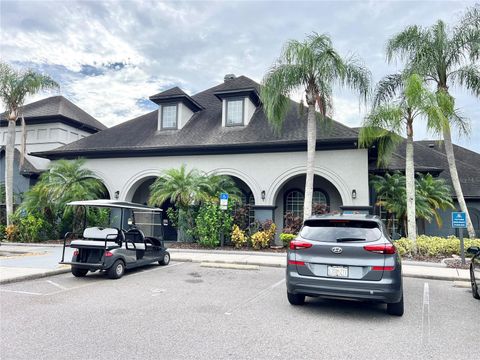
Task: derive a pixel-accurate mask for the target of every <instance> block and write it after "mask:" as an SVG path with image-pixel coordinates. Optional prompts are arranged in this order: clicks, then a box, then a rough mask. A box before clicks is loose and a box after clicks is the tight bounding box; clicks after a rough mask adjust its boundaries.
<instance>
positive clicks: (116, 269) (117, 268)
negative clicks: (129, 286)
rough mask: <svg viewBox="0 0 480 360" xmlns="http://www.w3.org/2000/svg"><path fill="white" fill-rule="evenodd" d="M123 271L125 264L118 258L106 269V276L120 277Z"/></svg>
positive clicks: (111, 277)
mask: <svg viewBox="0 0 480 360" xmlns="http://www.w3.org/2000/svg"><path fill="white" fill-rule="evenodd" d="M124 273H125V264H124V263H123V261H122V260H120V259H119V260H117V261H115V262H114V263H113V265H112V267H111V268H110V269H108V277H109V278H110V279H120V278H121V277H122V276H123V274H124Z"/></svg>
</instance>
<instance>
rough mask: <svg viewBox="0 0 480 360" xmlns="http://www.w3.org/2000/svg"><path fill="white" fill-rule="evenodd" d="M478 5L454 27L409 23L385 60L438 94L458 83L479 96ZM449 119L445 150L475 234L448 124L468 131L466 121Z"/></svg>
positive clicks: (440, 23) (445, 93)
mask: <svg viewBox="0 0 480 360" xmlns="http://www.w3.org/2000/svg"><path fill="white" fill-rule="evenodd" d="M479 44H480V5H478V4H477V5H474V6H473V7H471V8H469V9H468V10H467V11H466V13H465V14H464V16H463V18H462V19H461V20H460V21H459V23H458V24H457V25H456V26H455V27H453V29H449V28H447V25H446V24H445V23H444V22H443V21H441V20H439V21H437V23H435V24H434V25H432V26H431V27H429V28H422V27H419V26H409V27H407V28H406V29H405V30H403V31H402V32H400V33H399V34H397V35H395V36H394V37H393V38H392V39H390V40H389V41H388V43H387V59H388V61H389V62H391V61H393V60H394V59H400V60H403V61H405V64H406V68H407V69H408V71H413V72H416V73H418V74H420V75H421V76H423V77H424V79H425V80H426V81H428V82H431V83H433V84H435V85H436V87H437V93H438V94H439V96H442V97H444V98H448V97H450V94H449V86H452V85H460V86H461V87H463V88H465V89H467V90H469V91H470V92H471V93H472V94H473V95H474V96H476V97H480V67H479V63H478V61H479V59H480V45H479ZM449 120H450V122H449V123H446V124H445V126H443V128H442V129H441V133H442V134H443V140H444V143H445V152H446V154H447V160H448V165H449V170H450V175H451V177H452V183H453V187H454V189H455V193H456V195H457V200H458V203H459V204H460V208H461V210H462V211H463V212H465V213H466V214H467V229H468V234H469V236H470V237H471V238H473V237H475V230H474V228H473V224H472V221H471V219H470V215H469V213H468V208H467V205H466V203H465V199H464V197H463V192H462V187H461V185H460V180H459V178H458V172H457V166H456V163H455V156H454V153H453V145H452V135H451V126H452V125H453V126H455V127H457V128H458V129H459V131H460V132H463V133H466V132H468V131H467V130H468V127H467V126H466V124H465V122H463V121H461V119H460V118H459V117H457V116H454V115H451V116H450V118H449Z"/></svg>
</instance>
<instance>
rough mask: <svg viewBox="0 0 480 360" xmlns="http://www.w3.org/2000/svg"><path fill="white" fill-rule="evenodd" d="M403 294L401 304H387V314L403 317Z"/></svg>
mask: <svg viewBox="0 0 480 360" xmlns="http://www.w3.org/2000/svg"><path fill="white" fill-rule="evenodd" d="M403 311H404V306H403V294H402V298H401V299H400V301H399V302H396V303H390V304H387V313H388V314H390V315H395V316H403Z"/></svg>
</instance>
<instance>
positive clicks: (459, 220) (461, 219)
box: [452, 211, 467, 229]
mask: <svg viewBox="0 0 480 360" xmlns="http://www.w3.org/2000/svg"><path fill="white" fill-rule="evenodd" d="M466 227H467V214H466V213H464V212H462V211H458V212H452V228H458V229H465V228H466Z"/></svg>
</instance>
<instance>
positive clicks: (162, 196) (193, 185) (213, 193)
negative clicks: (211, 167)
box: [148, 164, 239, 240]
mask: <svg viewBox="0 0 480 360" xmlns="http://www.w3.org/2000/svg"><path fill="white" fill-rule="evenodd" d="M222 192H226V193H229V194H231V195H232V200H235V199H236V198H239V191H238V189H237V188H236V186H235V183H234V182H233V180H232V179H231V178H230V177H229V176H224V175H217V174H212V175H205V174H204V173H202V172H200V171H199V170H197V169H192V170H189V171H187V168H186V166H185V164H183V165H182V166H180V168H179V169H168V170H166V171H164V173H163V174H162V175H161V176H160V177H158V178H157V179H156V180H155V182H154V183H153V184H152V185H151V186H150V198H149V200H148V202H149V204H151V205H162V204H163V203H164V202H165V201H167V200H170V201H171V202H172V203H173V204H174V205H175V206H176V207H177V208H178V227H179V236H180V238H181V239H180V240H183V238H184V237H186V235H187V231H186V229H192V228H193V227H194V223H193V222H194V217H195V216H194V214H193V213H192V208H193V207H195V206H197V205H199V204H200V203H202V202H207V201H211V200H212V198H213V199H214V201H217V200H218V197H219V195H220V193H222Z"/></svg>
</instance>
